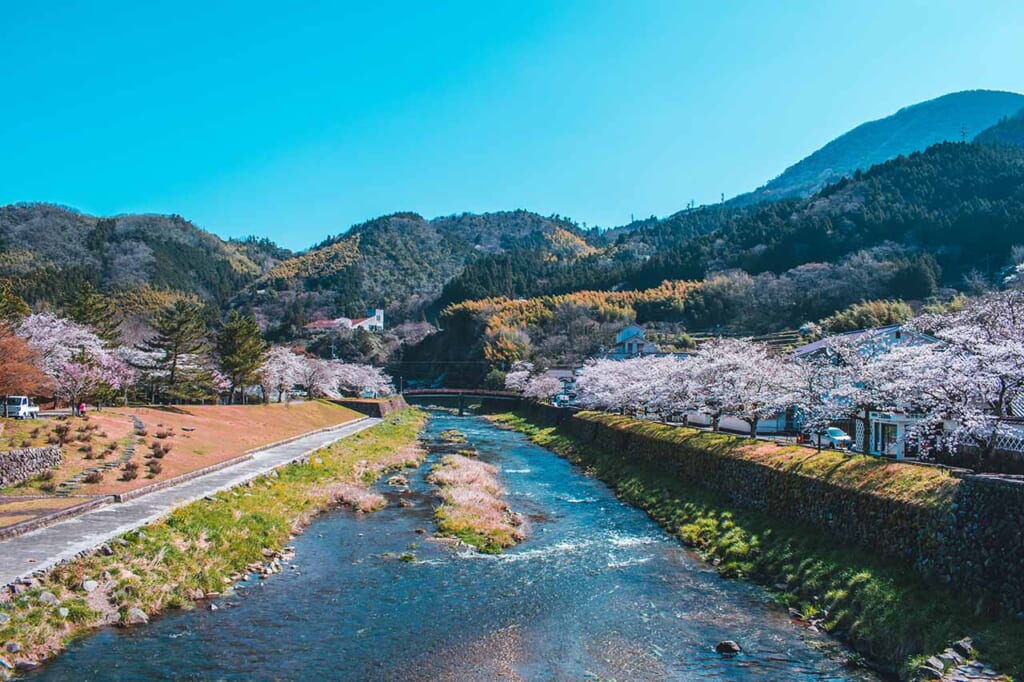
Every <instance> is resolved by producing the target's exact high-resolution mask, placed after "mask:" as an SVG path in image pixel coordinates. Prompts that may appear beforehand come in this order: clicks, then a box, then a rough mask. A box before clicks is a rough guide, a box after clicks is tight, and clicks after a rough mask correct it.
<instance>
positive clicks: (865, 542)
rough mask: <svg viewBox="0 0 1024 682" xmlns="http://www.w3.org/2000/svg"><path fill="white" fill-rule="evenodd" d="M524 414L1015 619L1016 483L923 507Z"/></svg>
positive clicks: (988, 482)
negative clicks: (896, 564)
mask: <svg viewBox="0 0 1024 682" xmlns="http://www.w3.org/2000/svg"><path fill="white" fill-rule="evenodd" d="M526 409H527V412H528V416H529V417H530V418H531V419H532V420H533V421H536V422H539V423H543V424H547V425H551V426H557V427H558V428H559V430H561V431H563V432H564V433H566V434H567V435H569V436H571V437H572V438H573V440H574V441H576V442H577V443H579V444H580V445H584V446H585V445H588V444H591V445H594V446H595V447H599V448H601V449H603V450H607V451H611V452H615V453H620V454H622V455H623V456H624V457H626V458H630V459H638V460H643V461H646V462H649V463H651V464H653V465H654V466H657V467H658V468H660V469H662V470H664V472H665V473H666V475H669V476H673V477H675V478H680V479H683V480H685V481H687V482H688V483H690V484H692V485H695V486H698V487H700V488H703V489H706V490H710V491H712V492H714V493H716V494H718V495H720V496H721V497H722V498H724V499H725V500H727V501H728V502H729V503H730V504H734V505H736V506H738V507H742V508H745V509H751V510H755V511H759V512H763V513H765V514H768V515H770V516H773V517H777V518H779V519H784V520H789V521H797V522H801V523H806V524H808V525H810V526H813V527H815V528H817V529H819V530H821V531H823V532H825V533H828V534H829V536H831V537H834V538H836V540H837V541H839V542H842V543H844V544H848V545H855V546H859V547H861V548H863V549H865V550H868V551H870V552H873V553H877V554H879V555H881V556H886V557H888V558H891V559H895V560H898V561H900V562H902V563H905V564H907V565H910V566H913V567H914V568H915V569H916V570H917V571H918V572H920V573H921V574H922V575H924V576H926V577H928V578H932V579H936V580H939V581H941V582H944V583H946V584H949V585H950V586H951V587H952V588H954V589H955V590H956V591H957V592H958V593H961V594H964V595H967V596H970V597H971V598H972V599H978V598H980V599H981V600H982V602H983V603H984V604H985V605H987V606H988V607H995V608H998V609H999V610H1003V611H1006V612H1009V613H1011V614H1015V615H1019V616H1020V617H1024V569H1022V567H1024V478H1020V477H1012V476H994V475H974V476H967V477H964V478H962V479H959V480H954V481H952V483H951V484H952V485H953V490H952V494H949V495H947V496H944V497H943V499H939V500H935V501H934V503H931V504H923V503H915V502H910V501H907V500H901V499H896V498H894V497H892V496H886V495H885V494H881V493H876V492H872V491H870V490H862V489H854V488H850V487H844V486H842V485H839V484H836V483H834V482H831V481H829V480H828V479H826V478H821V477H814V476H809V475H803V474H800V473H799V472H794V471H783V470H779V469H776V468H773V467H771V466H769V465H767V464H764V463H761V462H757V461H754V460H752V459H749V458H745V457H743V456H742V455H737V454H735V453H732V452H729V451H728V450H727V449H722V450H721V451H715V450H714V449H712V448H708V449H704V448H701V447H697V446H695V445H693V444H690V443H680V442H674V441H670V440H668V439H664V438H659V437H658V435H657V434H647V433H637V432H631V431H628V430H624V429H621V428H617V427H615V426H613V425H608V424H604V423H601V422H600V421H598V420H597V419H594V418H588V416H587V415H586V414H583V415H578V414H576V413H574V412H572V411H570V410H565V409H560V408H555V407H552V406H550V405H538V404H534V405H530V406H529V407H527V408H526Z"/></svg>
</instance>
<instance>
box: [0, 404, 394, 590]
mask: <svg viewBox="0 0 1024 682" xmlns="http://www.w3.org/2000/svg"><path fill="white" fill-rule="evenodd" d="M380 422H381V420H380V419H375V418H370V417H364V418H362V419H358V420H356V421H354V422H348V423H347V424H343V425H341V426H339V427H336V428H333V429H330V430H328V431H321V432H318V433H311V434H309V435H307V436H303V437H302V438H299V439H297V440H294V441H292V442H290V443H285V444H283V445H277V446H274V447H271V448H268V449H266V450H261V451H260V452H257V453H255V455H254V456H253V458H252V459H250V460H246V461H244V462H239V463H238V464H236V465H234V466H230V467H227V468H224V469H220V470H219V471H213V472H211V473H209V474H206V475H204V476H199V477H198V478H194V479H192V480H190V481H185V482H183V483H181V484H179V485H176V486H173V487H171V488H165V489H163V490H157V491H155V492H152V493H149V494H148V495H143V496H141V497H137V498H135V499H133V500H128V501H126V502H121V503H119V504H108V505H105V506H103V507H99V508H97V509H94V510H91V511H88V512H85V513H84V514H81V515H80V516H75V517H72V518H70V519H66V520H64V521H60V522H58V523H55V524H54V525H52V526H47V527H46V528H40V529H39V530H36V531H33V532H31V533H26V534H25V535H20V536H18V537H14V538H11V539H9V540H4V541H2V542H0V585H7V584H9V583H12V582H14V581H15V580H17V579H18V578H21V577H24V576H27V575H29V574H31V573H34V572H35V571H39V570H44V569H47V568H51V567H53V566H56V565H57V564H59V563H61V562H64V561H67V560H69V559H72V558H74V557H76V556H78V555H79V554H81V553H82V552H87V551H89V550H91V549H93V548H95V547H98V546H99V545H102V544H103V543H105V542H108V541H110V540H112V539H113V538H115V537H117V536H119V535H121V534H123V533H125V532H127V531H129V530H132V529H133V528H138V527H139V526H144V525H146V524H147V523H152V522H153V521H156V520H158V519H160V518H162V517H164V516H166V515H167V513H168V512H170V511H171V510H173V509H174V508H175V507H178V506H181V505H183V504H187V503H189V502H192V501H195V500H198V499H201V498H203V497H206V496H207V495H212V494H214V493H217V492H219V491H221V490H226V489H228V488H231V487H233V486H236V485H239V484H240V483H245V482H246V481H248V480H251V479H253V478H256V477H257V476H260V475H262V474H264V473H266V472H268V471H270V470H271V469H276V468H278V467H280V466H282V465H285V464H288V463H289V462H292V461H294V460H297V459H301V458H302V457H305V456H307V455H308V454H310V453H311V452H313V451H315V450H317V449H319V448H322V447H324V446H325V445H330V444H331V443H333V442H335V441H337V440H340V439H342V438H347V437H348V436H351V435H354V434H356V433H359V432H360V431H363V430H365V429H368V428H370V427H372V426H376V425H377V424H379V423H380Z"/></svg>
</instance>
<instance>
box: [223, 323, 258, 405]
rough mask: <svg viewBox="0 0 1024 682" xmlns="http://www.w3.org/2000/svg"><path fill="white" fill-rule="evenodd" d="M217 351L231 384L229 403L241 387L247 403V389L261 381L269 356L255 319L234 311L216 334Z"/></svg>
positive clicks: (243, 399)
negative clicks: (261, 370)
mask: <svg viewBox="0 0 1024 682" xmlns="http://www.w3.org/2000/svg"><path fill="white" fill-rule="evenodd" d="M215 352H216V355H217V363H218V365H219V366H220V369H221V372H223V373H224V376H225V377H227V380H228V381H229V382H230V384H231V397H230V399H229V400H230V402H234V400H235V391H237V390H238V389H242V402H245V389H246V387H248V386H251V385H252V384H255V383H257V382H258V380H259V373H260V367H261V366H262V365H263V360H264V359H265V358H266V355H267V346H266V344H265V343H264V342H263V336H262V335H261V334H260V328H259V326H258V325H257V324H256V318H254V317H253V316H252V315H242V314H241V313H239V312H238V311H237V310H233V311H231V315H230V316H228V319H227V321H226V322H225V323H224V324H223V325H222V326H221V328H220V331H219V332H218V333H217V338H216V344H215Z"/></svg>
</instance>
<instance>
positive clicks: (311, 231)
mask: <svg viewBox="0 0 1024 682" xmlns="http://www.w3.org/2000/svg"><path fill="white" fill-rule="evenodd" d="M0 2H2V3H3V7H2V16H3V19H2V22H0V87H2V88H3V91H2V92H3V94H2V96H0V203H9V202H14V201H51V202H56V203H61V204H66V205H70V206H74V207H77V208H79V209H81V210H83V211H86V212H89V213H96V214H104V215H107V214H116V213H127V212H159V213H179V214H182V215H184V216H185V217H187V218H189V219H191V220H193V221H194V222H196V223H197V224H198V225H200V226H202V227H204V228H206V229H208V230H210V231H212V232H215V233H217V234H220V235H221V236H225V237H227V236H243V235H248V234H257V235H261V236H269V237H271V238H272V239H274V240H275V241H278V242H279V243H282V244H284V245H285V246H288V247H291V248H303V247H306V246H309V245H310V244H312V243H314V242H317V241H320V240H321V239H323V238H325V237H326V236H328V235H333V234H337V233H339V232H342V231H344V230H345V229H347V228H348V227H349V226H350V225H352V224H354V223H358V222H361V221H363V220H366V219H369V218H372V217H375V216H377V215H381V214H384V213H391V212H394V211H416V212H419V213H421V214H423V215H425V216H427V217H433V216H436V215H444V214H449V213H457V212H462V211H474V212H480V211H490V210H501V209H515V208H525V209H529V210H534V211H537V212H539V213H542V214H545V215H547V214H551V213H558V214H561V215H566V216H570V217H572V218H574V219H576V220H577V221H579V222H581V223H582V222H585V223H586V224H587V225H602V226H614V225H617V224H622V223H624V222H628V221H629V219H630V216H631V215H635V216H637V217H642V216H647V215H651V214H655V215H659V216H661V215H667V214H670V213H673V212H675V211H676V210H679V209H680V208H682V207H684V206H685V205H686V204H687V203H688V202H689V201H690V200H695V201H697V202H698V203H704V202H714V201H717V200H718V198H719V196H720V194H721V193H723V192H724V193H725V194H726V196H732V195H734V194H737V193H740V192H743V191H747V190H750V189H753V188H754V187H756V186H758V185H760V184H762V183H763V182H764V181H766V180H768V179H769V178H771V177H773V176H775V175H777V174H778V173H779V172H780V171H782V170H783V169H784V168H785V167H786V166H788V165H789V164H791V163H793V162H795V161H797V160H798V159H800V158H801V157H803V156H805V155H806V154H808V153H810V152H811V151H813V150H814V149H816V148H818V147H819V146H821V145H822V144H824V143H825V142H827V141H828V140H830V139H831V138H833V137H835V136H836V135H838V134H840V133H842V132H844V131H846V130H848V129H849V128H851V127H853V126H855V125H857V124H859V123H862V122H864V121H866V120H869V119H874V118H879V117H882V116H886V115H888V114H890V113H893V112H894V111H895V110H897V109H899V108H900V107H902V106H905V105H908V104H911V103H914V102H918V101H921V100H924V99H929V98H932V97H935V96H938V95H941V94H945V93H947V92H952V91H956V90H964V89H972V88H990V89H1001V90H1014V91H1018V92H1020V91H1024V69H1022V68H1021V67H1022V65H1024V40H1021V33H1020V31H1021V27H1024V3H1022V2H1019V0H1009V1H1006V2H996V1H991V2H985V1H980V2H978V1H976V2H971V3H966V2H944V1H942V0H931V1H928V2H923V1H922V2H913V1H905V2H898V3H897V2H887V1H882V0H877V1H869V2H863V1H860V2H845V1H842V0H834V1H829V2H820V0H818V1H812V0H807V1H801V0H782V1H780V2H754V1H752V2H741V1H736V2H723V3H717V2H716V3H711V2H701V3H696V2H684V1H683V0H677V1H674V2H673V1H667V2H655V1H643V0H635V1H632V2H626V1H624V0H621V1H609V2H602V1H600V0H562V1H559V2H556V1H554V0H550V1H546V2H533V1H530V0H518V1H516V2H494V3H491V2H436V3H434V2H422V1H420V2H407V3H383V2H382V3H342V2H323V3H316V2H301V3H270V2H260V1H257V0H254V1H250V2H246V3H227V2H210V1H209V0H207V1H206V2H202V3H200V2H191V1H190V0H178V1H177V2H173V3H172V2H166V3H165V2H124V3H103V2H50V3H30V2H15V1H14V0H0ZM371 5H372V7H371Z"/></svg>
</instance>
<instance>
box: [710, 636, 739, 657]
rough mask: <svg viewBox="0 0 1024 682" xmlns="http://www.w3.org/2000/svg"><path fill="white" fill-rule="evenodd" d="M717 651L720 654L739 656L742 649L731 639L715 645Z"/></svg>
mask: <svg viewBox="0 0 1024 682" xmlns="http://www.w3.org/2000/svg"><path fill="white" fill-rule="evenodd" d="M715 651H717V652H718V653H720V654H738V653H739V652H741V651H742V649H741V648H740V645H739V644H737V643H736V642H734V641H732V640H731V639H726V640H724V641H721V642H719V643H718V644H716V645H715Z"/></svg>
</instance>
